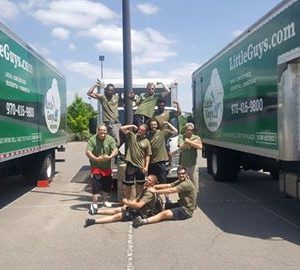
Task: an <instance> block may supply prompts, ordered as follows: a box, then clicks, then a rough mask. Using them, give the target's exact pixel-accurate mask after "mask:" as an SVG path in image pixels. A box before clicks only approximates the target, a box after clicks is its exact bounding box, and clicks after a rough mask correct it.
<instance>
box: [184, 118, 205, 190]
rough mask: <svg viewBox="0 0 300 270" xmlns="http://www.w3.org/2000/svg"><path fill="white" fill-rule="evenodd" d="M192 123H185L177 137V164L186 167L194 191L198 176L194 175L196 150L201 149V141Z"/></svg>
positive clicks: (196, 186)
mask: <svg viewBox="0 0 300 270" xmlns="http://www.w3.org/2000/svg"><path fill="white" fill-rule="evenodd" d="M194 129H195V127H194V124H193V123H190V122H189V123H186V124H185V130H184V134H180V135H179V138H178V147H179V149H180V157H179V164H180V165H182V166H184V167H185V168H186V171H187V174H188V176H189V178H190V179H191V180H192V181H193V183H194V185H195V188H196V191H197V192H198V191H199V181H198V177H195V167H196V162H197V150H198V149H202V142H201V139H200V137H199V136H197V135H195V134H194Z"/></svg>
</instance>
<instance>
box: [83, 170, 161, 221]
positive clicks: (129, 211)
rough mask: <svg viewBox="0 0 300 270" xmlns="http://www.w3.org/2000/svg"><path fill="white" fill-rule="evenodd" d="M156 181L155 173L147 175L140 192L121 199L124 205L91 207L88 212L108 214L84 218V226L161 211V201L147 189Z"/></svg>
mask: <svg viewBox="0 0 300 270" xmlns="http://www.w3.org/2000/svg"><path fill="white" fill-rule="evenodd" d="M156 183H157V177H156V176H155V175H149V176H148V177H147V178H146V180H145V184H144V188H143V190H142V192H141V193H140V194H139V195H138V196H137V198H136V199H134V200H132V201H130V200H127V199H126V198H125V199H123V203H124V206H122V207H118V208H111V209H98V208H95V209H93V210H92V211H91V212H90V214H92V215H94V214H102V215H109V216H106V217H102V218H98V219H89V218H88V219H86V221H85V224H84V227H88V226H90V225H94V224H103V223H110V222H116V221H121V220H122V221H132V220H133V219H134V218H136V217H137V216H140V217H143V218H147V217H150V216H152V215H155V214H157V213H159V212H160V211H162V202H161V199H160V197H159V196H158V195H156V194H154V193H152V192H150V191H149V188H150V187H153V186H154V185H155V184H156Z"/></svg>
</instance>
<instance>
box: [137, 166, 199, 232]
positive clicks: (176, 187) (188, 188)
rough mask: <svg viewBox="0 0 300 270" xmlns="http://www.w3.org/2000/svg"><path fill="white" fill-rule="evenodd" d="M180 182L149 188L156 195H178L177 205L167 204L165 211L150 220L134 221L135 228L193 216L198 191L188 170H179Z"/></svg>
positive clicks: (179, 168) (183, 168)
mask: <svg viewBox="0 0 300 270" xmlns="http://www.w3.org/2000/svg"><path fill="white" fill-rule="evenodd" d="M177 175H178V180H176V181H175V182H173V183H171V184H159V185H154V187H152V188H151V187H150V188H148V190H149V191H150V192H153V193H154V194H158V195H160V194H172V193H178V197H179V200H178V202H177V203H167V204H166V206H165V210H164V211H162V212H160V213H158V214H156V215H155V216H152V217H149V218H142V217H140V216H138V217H136V218H135V219H134V220H133V227H135V228H136V227H139V226H141V225H146V224H152V223H157V222H160V221H163V220H184V219H187V218H191V217H192V216H193V213H194V210H195V208H196V197H197V195H196V190H195V186H194V184H193V182H192V181H191V180H190V179H189V177H188V175H187V171H186V168H185V167H183V166H179V167H178V169H177Z"/></svg>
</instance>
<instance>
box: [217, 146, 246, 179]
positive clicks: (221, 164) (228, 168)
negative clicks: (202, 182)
mask: <svg viewBox="0 0 300 270" xmlns="http://www.w3.org/2000/svg"><path fill="white" fill-rule="evenodd" d="M239 171H240V164H239V161H238V159H237V158H236V156H235V155H234V154H233V153H231V152H229V151H226V150H221V149H214V150H213V151H212V155H211V174H212V176H213V178H214V179H215V180H216V181H236V180H237V175H238V173H239Z"/></svg>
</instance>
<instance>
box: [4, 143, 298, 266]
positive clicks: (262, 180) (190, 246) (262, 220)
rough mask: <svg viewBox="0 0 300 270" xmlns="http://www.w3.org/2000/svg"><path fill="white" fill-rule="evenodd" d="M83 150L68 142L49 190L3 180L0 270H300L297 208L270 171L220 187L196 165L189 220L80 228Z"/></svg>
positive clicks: (85, 189) (85, 199)
mask: <svg viewBox="0 0 300 270" xmlns="http://www.w3.org/2000/svg"><path fill="white" fill-rule="evenodd" d="M84 148H85V143H69V144H68V146H67V151H66V152H65V153H60V155H61V156H59V158H60V159H65V162H60V163H58V164H57V174H56V177H55V179H54V181H53V182H52V183H51V184H50V187H48V188H37V187H28V186H26V185H24V183H23V182H22V180H21V179H17V178H14V179H10V181H4V182H1V184H0V207H1V209H0V237H1V245H0V269H14V270H16V269H30V270H32V269H43V268H44V269H118V270H119V269H143V270H147V269H149V270H150V269H162V270H164V269H195V270H196V269H299V268H300V256H299V254H300V247H299V244H300V202H299V201H296V200H294V199H290V198H286V197H284V196H282V194H281V193H280V192H279V191H278V182H276V181H273V180H271V177H270V176H269V175H267V174H262V173H256V172H243V173H241V174H240V176H239V181H237V182H234V183H217V182H215V181H213V180H212V179H211V177H210V176H209V175H207V174H206V168H205V161H204V160H202V159H201V158H200V159H199V167H200V193H199V195H198V199H197V205H198V208H197V210H196V211H195V214H194V216H193V218H192V219H189V220H186V221H176V222H175V221H167V222H161V223H158V224H153V225H147V226H142V227H139V228H138V229H134V228H132V225H131V223H124V222H119V223H114V224H105V225H95V226H92V227H88V228H83V224H84V220H85V218H87V217H89V215H88V213H87V207H88V204H89V202H90V195H91V194H90V192H89V184H88V180H87V179H85V178H86V177H87V175H88V160H87V159H86V157H85V155H84ZM78 179H82V180H81V181H79V180H78ZM112 199H116V194H114V195H113V197H112Z"/></svg>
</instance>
